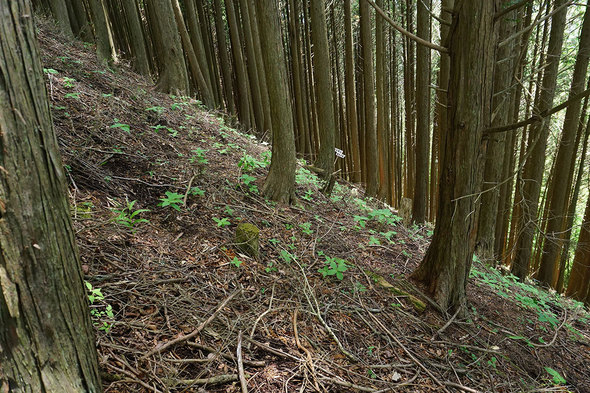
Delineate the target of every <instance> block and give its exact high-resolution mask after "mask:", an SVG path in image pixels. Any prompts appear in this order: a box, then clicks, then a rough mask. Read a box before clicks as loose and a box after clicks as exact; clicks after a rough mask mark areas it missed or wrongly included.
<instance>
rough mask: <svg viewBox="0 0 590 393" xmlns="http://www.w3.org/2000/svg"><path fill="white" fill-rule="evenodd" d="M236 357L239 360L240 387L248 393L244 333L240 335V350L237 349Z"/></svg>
mask: <svg viewBox="0 0 590 393" xmlns="http://www.w3.org/2000/svg"><path fill="white" fill-rule="evenodd" d="M236 356H237V358H238V375H239V377H240V386H241V387H242V393H248V382H247V381H246V376H245V375H244V362H242V332H241V331H240V333H238V348H237V349H236Z"/></svg>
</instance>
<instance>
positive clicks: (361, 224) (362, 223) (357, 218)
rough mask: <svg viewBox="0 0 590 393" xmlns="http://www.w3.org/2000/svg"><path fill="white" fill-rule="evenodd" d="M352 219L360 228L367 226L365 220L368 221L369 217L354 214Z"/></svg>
mask: <svg viewBox="0 0 590 393" xmlns="http://www.w3.org/2000/svg"><path fill="white" fill-rule="evenodd" d="M353 218H354V221H355V222H356V223H357V224H358V227H360V228H366V226H367V221H369V217H365V216H354V217H353Z"/></svg>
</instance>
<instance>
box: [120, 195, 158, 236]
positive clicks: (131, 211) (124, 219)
mask: <svg viewBox="0 0 590 393" xmlns="http://www.w3.org/2000/svg"><path fill="white" fill-rule="evenodd" d="M136 202H137V201H131V202H127V206H125V208H123V209H112V212H113V213H115V214H116V216H115V218H113V221H115V222H116V223H117V224H119V225H122V226H124V227H127V228H129V230H130V231H131V232H132V233H135V231H136V230H137V229H136V228H137V226H138V225H139V224H143V223H147V222H149V220H147V219H145V218H140V217H139V215H140V214H141V213H145V212H149V209H135V208H134V205H135V203H136Z"/></svg>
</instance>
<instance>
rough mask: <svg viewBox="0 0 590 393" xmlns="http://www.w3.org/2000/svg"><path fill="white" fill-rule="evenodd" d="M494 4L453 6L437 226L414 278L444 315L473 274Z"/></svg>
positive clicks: (458, 303) (459, 303)
mask: <svg viewBox="0 0 590 393" xmlns="http://www.w3.org/2000/svg"><path fill="white" fill-rule="evenodd" d="M496 4H497V2H496V1H491V0H490V1H481V2H480V1H461V2H458V3H456V4H455V8H454V17H453V18H454V21H453V25H452V27H451V31H450V33H449V34H450V36H449V38H450V40H449V41H450V47H449V53H450V81H449V92H448V102H449V108H448V116H449V123H448V135H447V137H446V138H445V141H444V145H443V146H441V148H442V149H444V155H443V160H444V161H443V163H442V174H441V180H440V187H439V202H438V213H437V220H436V226H435V229H434V235H433V238H432V243H431V245H430V247H429V248H428V251H427V252H426V256H425V257H424V259H423V260H422V262H421V263H420V266H419V267H418V269H416V271H415V272H414V273H413V277H414V278H415V279H417V280H419V281H422V282H424V283H425V284H426V285H427V287H428V290H429V291H430V293H431V294H432V295H433V296H434V299H435V301H436V302H437V303H438V304H439V305H440V306H441V308H442V309H443V310H451V311H452V310H453V309H457V308H460V307H463V306H464V305H465V302H466V296H465V290H466V285H467V278H468V276H469V270H470V268H471V262H472V257H473V249H474V242H473V241H472V240H471V239H472V236H473V235H474V233H473V230H474V227H475V217H474V214H473V213H474V211H475V208H476V203H477V199H476V194H477V193H478V192H479V190H480V188H481V179H482V173H481V172H482V170H481V168H482V153H483V152H482V134H483V129H484V128H485V127H486V126H487V125H488V124H489V121H490V112H491V105H492V95H493V94H492V90H493V89H492V86H491V81H490V75H492V72H493V69H494V45H495V42H496V33H495V29H494V12H495V10H496V9H497V7H496Z"/></svg>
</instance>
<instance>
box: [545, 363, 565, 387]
mask: <svg viewBox="0 0 590 393" xmlns="http://www.w3.org/2000/svg"><path fill="white" fill-rule="evenodd" d="M545 371H547V372H548V373H549V374H550V375H551V377H552V379H553V383H554V384H555V385H564V384H565V383H566V382H567V381H566V380H565V378H564V377H562V376H561V374H560V373H559V372H557V371H556V370H554V369H552V368H551V367H545Z"/></svg>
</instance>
